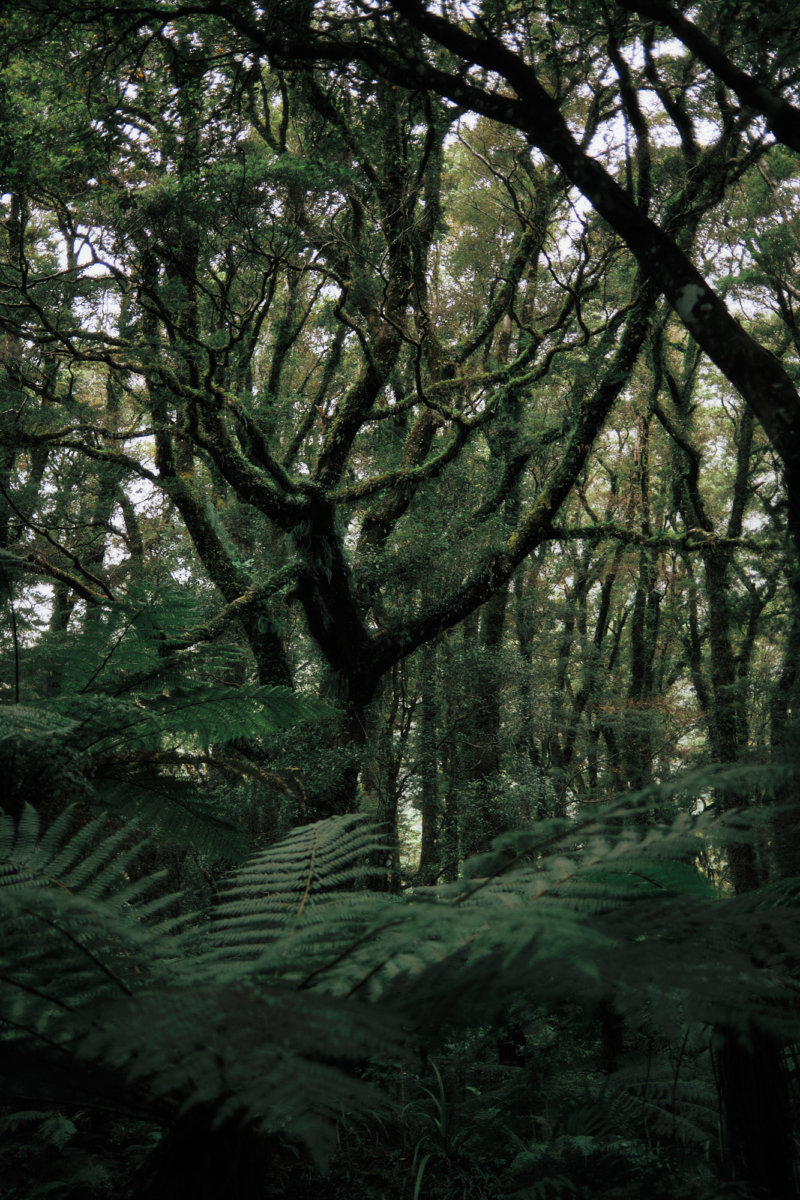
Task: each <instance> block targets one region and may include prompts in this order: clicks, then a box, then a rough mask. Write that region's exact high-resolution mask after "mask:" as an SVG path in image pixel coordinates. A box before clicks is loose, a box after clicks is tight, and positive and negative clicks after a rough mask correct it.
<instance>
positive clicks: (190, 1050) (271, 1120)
mask: <svg viewBox="0 0 800 1200" xmlns="http://www.w3.org/2000/svg"><path fill="white" fill-rule="evenodd" d="M617 821H618V811H617V810H614V811H613V812H611V813H610V814H608V816H607V817H606V818H605V819H604V818H603V816H600V817H592V818H591V819H588V818H587V819H586V820H584V821H582V822H580V823H575V824H573V825H572V826H571V827H570V826H569V825H567V824H565V823H555V824H553V825H551V826H547V827H546V828H545V829H544V830H543V831H542V832H541V833H540V834H539V836H538V839H537V837H536V836H535V835H534V833H532V832H527V831H526V832H525V833H524V834H522V835H520V836H519V837H516V838H514V837H510V838H509V837H506V838H504V839H502V840H501V841H500V842H499V843H498V845H497V846H496V848H495V850H494V851H493V852H492V854H491V855H489V856H483V857H482V858H481V859H479V860H476V861H475V862H473V863H472V864H471V865H470V870H469V873H468V875H467V877H465V878H464V879H462V880H460V881H459V882H458V883H456V884H453V885H449V886H446V887H442V888H437V889H423V890H421V891H419V892H417V893H415V894H412V895H409V896H407V897H404V898H397V897H390V896H386V895H382V894H381V895H375V894H372V893H370V892H369V891H368V890H367V889H366V888H365V887H364V886H363V885H364V882H365V878H368V875H369V862H370V861H371V859H372V856H373V855H374V853H375V852H376V849H379V848H380V839H378V838H377V837H376V834H375V831H374V829H372V828H371V827H370V826H369V824H368V823H367V822H365V821H364V820H363V819H362V818H358V817H340V818H334V819H332V820H330V821H327V822H321V823H318V824H317V825H314V826H308V827H304V828H301V829H297V830H295V831H293V833H292V834H291V835H290V836H289V837H287V838H286V839H284V840H283V841H282V842H281V843H279V844H278V845H276V846H274V847H271V848H270V849H268V850H266V851H263V852H260V853H258V854H256V855H254V856H252V857H251V858H250V860H249V861H248V862H247V863H246V864H244V865H243V866H242V867H241V868H239V869H238V870H236V871H234V872H233V873H232V874H231V875H230V876H229V877H228V879H227V881H226V882H224V883H223V884H222V886H221V888H220V891H219V895H218V898H217V900H216V901H215V903H214V904H213V905H212V906H211V908H210V909H208V910H204V911H200V912H197V913H195V914H188V915H186V914H185V915H183V916H182V917H181V918H180V919H177V918H174V917H170V918H169V919H166V918H165V917H164V904H165V903H166V900H161V901H157V902H152V903H150V902H148V899H147V897H148V888H150V887H152V885H153V882H154V880H153V879H152V878H145V879H143V880H141V881H138V882H137V881H133V880H131V879H130V878H128V876H130V875H131V874H132V873H133V863H134V858H133V855H134V854H135V851H136V849H137V848H141V844H142V840H141V838H138V839H137V838H134V843H137V844H131V842H130V840H129V839H130V834H129V833H128V834H125V833H121V832H111V833H108V832H106V830H105V826H104V825H103V823H102V822H101V821H98V822H95V823H94V824H93V825H92V826H89V827H85V828H83V829H79V830H73V829H72V828H71V826H70V817H69V816H68V815H65V816H63V817H62V818H59V820H58V821H56V823H55V824H54V825H52V826H51V827H50V828H49V829H48V830H47V831H46V832H45V833H44V834H43V835H40V832H39V830H38V828H37V824H36V818H35V815H34V814H32V813H30V812H27V813H26V814H25V815H24V817H23V820H22V821H21V822H20V823H19V825H18V826H17V827H15V826H14V825H13V823H11V822H10V821H6V822H4V823H3V824H2V826H0V883H2V884H3V885H4V886H0V922H1V923H2V935H3V936H2V952H1V954H2V957H0V1021H2V1029H3V1031H4V1036H5V1044H6V1049H8V1050H10V1051H13V1053H11V1054H10V1055H9V1056H8V1057H7V1062H8V1063H9V1064H11V1068H10V1069H11V1071H12V1074H13V1075H16V1074H17V1073H18V1072H19V1069H20V1064H21V1063H22V1064H23V1065H24V1063H25V1062H26V1061H29V1062H31V1063H35V1065H36V1069H37V1071H39V1072H40V1073H42V1072H44V1074H45V1075H46V1076H47V1078H48V1080H49V1083H48V1086H49V1088H50V1094H51V1095H56V1094H57V1093H58V1087H59V1086H62V1087H63V1084H62V1085H59V1079H61V1078H62V1076H63V1066H61V1067H59V1064H60V1063H62V1062H63V1061H64V1059H65V1056H66V1059H67V1060H68V1061H69V1063H70V1064H71V1067H70V1072H69V1081H70V1087H71V1088H74V1086H76V1085H77V1084H81V1081H83V1084H84V1086H87V1087H88V1086H89V1084H91V1086H92V1087H93V1088H95V1090H96V1089H97V1087H98V1086H100V1084H99V1083H98V1080H101V1081H102V1087H103V1089H104V1094H107V1095H112V1096H113V1097H114V1099H115V1103H118V1104H120V1103H130V1104H133V1103H134V1101H135V1102H136V1104H137V1105H138V1106H139V1108H140V1109H141V1106H142V1104H146V1105H149V1107H150V1111H151V1112H152V1113H153V1114H154V1115H155V1114H159V1115H160V1118H161V1119H162V1120H163V1119H165V1114H166V1115H167V1116H166V1119H170V1118H169V1117H168V1114H172V1117H171V1119H172V1120H180V1119H182V1118H181V1114H183V1116H184V1117H189V1116H191V1115H192V1114H196V1115H198V1119H201V1120H202V1121H206V1122H210V1126H213V1125H215V1124H216V1125H217V1126H225V1127H226V1128H227V1127H228V1125H229V1124H230V1123H234V1124H236V1123H238V1124H244V1125H246V1126H248V1127H251V1128H253V1129H255V1130H258V1131H262V1132H264V1133H270V1134H274V1133H278V1132H281V1133H283V1134H284V1135H286V1136H288V1137H289V1138H290V1139H293V1140H295V1141H299V1142H302V1143H303V1144H304V1145H305V1146H306V1147H307V1148H308V1150H309V1152H310V1153H311V1155H312V1157H313V1158H314V1159H315V1161H317V1163H318V1164H319V1165H324V1163H325V1161H326V1159H327V1156H328V1155H329V1153H330V1150H331V1147H332V1144H333V1129H334V1125H335V1119H336V1117H337V1114H338V1113H339V1112H340V1111H342V1110H349V1111H364V1112H366V1111H371V1110H373V1109H374V1107H375V1106H376V1104H377V1103H378V1099H377V1097H376V1095H375V1093H374V1091H373V1090H372V1089H370V1088H368V1087H367V1086H366V1085H365V1083H364V1082H363V1080H362V1079H361V1078H360V1075H359V1071H358V1069H357V1068H358V1064H360V1063H362V1062H365V1061H367V1060H369V1059H371V1058H380V1057H381V1056H389V1057H391V1058H392V1059H396V1058H397V1056H399V1055H400V1054H401V1052H402V1046H401V1043H402V1041H403V1038H402V1037H401V1034H402V1032H403V1030H404V1029H405V1030H408V1029H409V1028H412V1027H413V1026H415V1025H416V1026H417V1027H419V1028H420V1029H422V1028H423V1027H424V1029H425V1031H426V1033H427V1034H428V1036H431V1034H432V1031H433V1030H434V1029H435V1028H436V1026H437V1025H439V1026H440V1027H443V1028H452V1026H453V1024H454V1023H459V1022H462V1023H468V1022H470V1021H474V1020H479V1021H481V1022H484V1021H486V1019H487V1017H488V1016H489V1015H490V1014H491V1012H492V1011H493V1010H496V1011H498V1012H502V1011H505V1010H507V1007H508V1004H509V1001H510V999H511V997H512V996H513V995H515V994H517V995H521V996H525V997H527V998H529V999H530V998H534V999H535V1000H536V1002H537V1003H543V1004H547V1003H552V1004H554V1005H555V1004H557V1003H559V1002H563V1000H565V999H567V1000H569V1001H570V1002H571V1003H574V1002H575V1001H581V1000H582V1001H583V1002H584V1003H586V1004H587V1005H589V1006H594V1005H595V1004H596V1003H597V1002H598V1001H599V1000H600V999H603V1000H610V1001H613V1004H614V1006H615V1007H616V1008H617V1010H618V1011H622V1012H623V1013H626V1014H628V1015H629V1017H630V1019H631V1020H632V1021H633V1022H639V1021H640V1022H642V1023H645V1022H646V1023H647V1024H648V1026H649V1027H650V1028H655V1029H657V1030H659V1029H660V1030H661V1031H662V1032H663V1033H664V1034H665V1035H666V1036H669V1035H672V1034H675V1033H676V1032H677V1031H678V1030H679V1029H685V1027H686V1024H687V1022H696V1023H698V1024H700V1023H703V1022H714V1023H716V1024H718V1025H719V1024H725V1025H726V1026H727V1027H730V1028H739V1029H742V1030H743V1031H744V1030H746V1029H747V1028H748V1027H749V1026H750V1025H751V1024H752V1023H753V1022H754V1021H756V1022H758V1023H760V1026H761V1027H762V1028H764V1029H765V1030H767V1031H768V1032H769V1033H770V1036H774V1037H778V1038H779V1039H780V1041H781V1043H782V1044H788V1043H789V1042H791V1041H793V1040H797V1039H798V1038H800V1028H798V1017H797V1007H796V1003H795V995H796V979H797V975H798V964H800V934H799V933H798V928H797V921H796V913H795V911H794V908H793V907H792V906H791V904H790V903H785V904H783V905H782V906H780V907H765V904H764V902H763V900H759V898H758V897H755V898H753V899H750V898H747V899H746V900H745V901H739V900H731V899H726V898H724V897H722V896H721V895H720V893H719V892H718V891H716V890H715V889H709V888H701V889H699V890H698V888H697V887H696V886H695V881H694V879H693V878H692V876H691V874H690V873H689V874H687V872H689V871H690V869H691V870H693V869H694V868H693V867H691V863H689V864H687V859H686V853H687V845H688V846H690V847H691V846H693V847H694V848H695V850H696V849H697V847H698V845H700V844H701V843H702V840H703V839H704V838H707V837H709V836H711V835H712V834H715V833H716V829H717V826H718V825H719V827H720V829H721V831H722V835H723V837H724V835H725V822H724V821H723V822H721V823H719V822H717V823H712V822H711V821H710V819H708V818H706V817H702V818H701V819H700V820H699V821H697V822H689V823H687V822H686V821H685V820H684V819H680V820H678V821H676V822H675V823H673V825H672V826H666V827H664V828H663V829H662V830H660V832H659V833H658V836H655V835H653V834H652V833H651V832H649V831H645V830H644V829H643V828H641V829H640V830H639V831H638V832H635V833H633V834H631V833H629V832H628V831H626V832H624V833H620V831H619V827H618V824H616V822H617ZM737 836H740V831H737ZM791 895H792V892H791V890H790V891H789V892H788V893H787V896H788V898H791ZM54 1055H56V1057H55V1058H54ZM4 1069H5V1068H4ZM59 1069H60V1070H61V1072H62V1075H59V1073H58V1071H59ZM48 1073H49V1074H48ZM23 1074H24V1072H23ZM9 1083H10V1084H11V1085H12V1086H13V1079H11V1080H9ZM625 1096H627V1102H628V1103H630V1104H635V1105H638V1111H639V1112H640V1114H641V1115H642V1119H643V1120H644V1121H645V1123H646V1124H647V1123H649V1125H650V1127H653V1128H656V1127H657V1128H659V1129H662V1128H663V1129H666V1126H667V1124H669V1125H670V1127H671V1128H672V1129H673V1131H674V1133H675V1134H676V1135H679V1136H684V1137H685V1138H687V1139H689V1138H690V1137H691V1135H692V1130H691V1127H692V1126H693V1125H694V1126H696V1127H698V1128H700V1129H703V1128H705V1127H706V1126H707V1120H708V1113H707V1112H706V1110H705V1108H704V1105H705V1103H706V1099H707V1095H706V1093H705V1092H704V1091H703V1089H702V1088H701V1087H699V1086H696V1084H695V1082H693V1079H692V1078H691V1077H690V1078H685V1079H684V1080H683V1081H681V1082H679V1084H676V1082H675V1080H674V1077H670V1076H669V1075H668V1074H665V1075H663V1076H659V1075H658V1074H656V1073H652V1074H651V1076H650V1079H649V1081H648V1082H647V1084H646V1086H645V1085H639V1084H637V1083H636V1082H635V1080H630V1081H628V1082H627V1083H626V1084H625V1086H624V1087H621V1088H619V1089H618V1097H619V1101H618V1102H619V1104H621V1105H623V1104H624V1102H625V1099H624V1098H625ZM568 1132H569V1131H568ZM573 1133H574V1131H573ZM579 1135H580V1131H578V1134H576V1135H575V1136H579ZM570 1136H572V1135H570ZM581 1136H582V1135H581ZM573 1141H574V1139H573ZM573 1152H575V1153H577V1151H576V1150H575V1145H574V1144H573V1142H568V1141H564V1142H563V1144H561V1143H559V1146H558V1147H556V1149H555V1150H553V1152H552V1153H551V1159H553V1162H554V1164H555V1165H556V1166H557V1165H558V1163H559V1162H562V1161H563V1162H564V1163H566V1162H567V1161H571V1155H572V1154H573ZM548 1153H550V1152H548ZM553 1155H555V1158H553ZM556 1174H558V1172H556Z"/></svg>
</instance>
